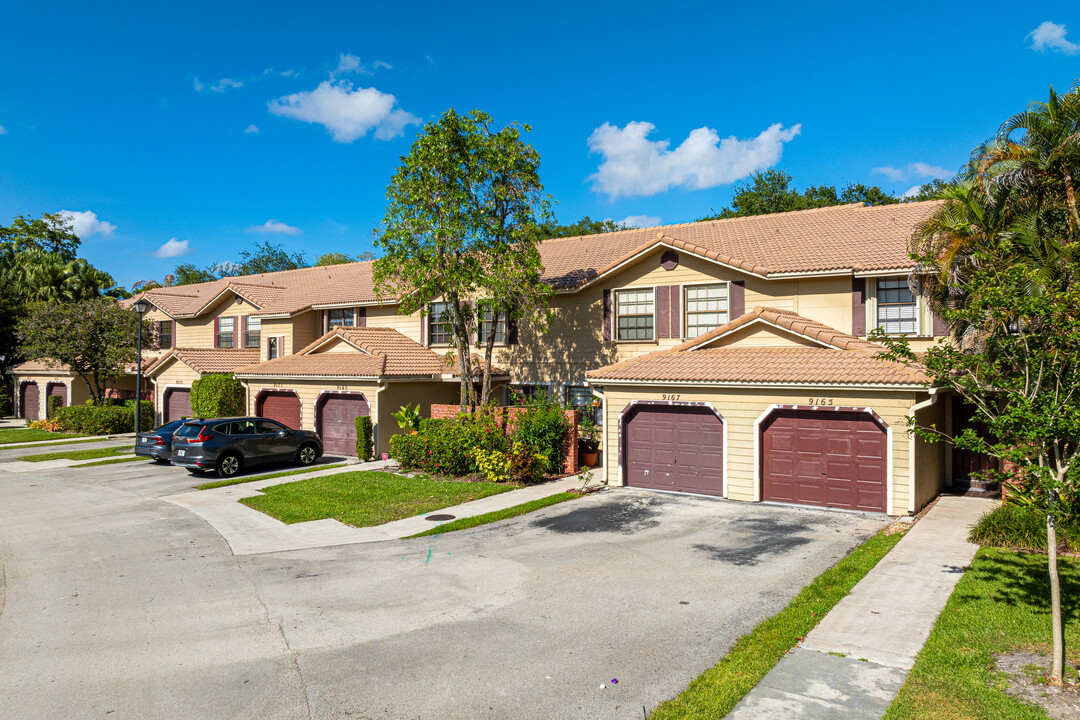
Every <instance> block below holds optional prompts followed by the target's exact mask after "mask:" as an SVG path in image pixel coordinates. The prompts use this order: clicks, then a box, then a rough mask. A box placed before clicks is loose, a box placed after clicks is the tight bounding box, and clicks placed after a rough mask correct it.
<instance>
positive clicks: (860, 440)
mask: <svg viewBox="0 0 1080 720" xmlns="http://www.w3.org/2000/svg"><path fill="white" fill-rule="evenodd" d="M761 433H762V443H761V455H762V468H763V470H762V485H763V488H762V499H764V500H773V501H777V502H787V503H799V504H801V505H821V506H824V507H833V508H847V509H849V510H868V511H871V512H885V488H886V483H885V475H886V463H887V459H886V458H887V452H888V449H887V447H886V444H887V439H886V435H885V431H884V430H883V429H882V428H881V426H880V425H878V423H877V422H875V420H874V418H873V417H872V416H871V415H869V414H868V413H863V412H834V411H824V410H822V411H814V410H781V411H778V412H777V413H775V414H774V415H772V416H771V417H770V418H769V419H768V420H767V421H766V424H765V425H764V426H763V429H762V431H761Z"/></svg>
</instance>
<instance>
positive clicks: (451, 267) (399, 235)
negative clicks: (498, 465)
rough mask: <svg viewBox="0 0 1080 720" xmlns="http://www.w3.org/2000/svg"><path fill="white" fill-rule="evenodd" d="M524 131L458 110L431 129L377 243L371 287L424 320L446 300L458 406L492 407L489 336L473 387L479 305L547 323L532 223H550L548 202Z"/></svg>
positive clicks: (397, 182) (416, 147) (402, 174)
mask: <svg viewBox="0 0 1080 720" xmlns="http://www.w3.org/2000/svg"><path fill="white" fill-rule="evenodd" d="M523 131H524V132H528V131H529V126H528V125H520V124H518V123H512V124H510V125H507V126H506V127H503V128H501V129H494V128H493V126H492V119H491V117H490V116H488V115H486V114H485V113H482V112H480V111H479V110H473V111H471V112H469V113H468V114H465V115H460V114H458V113H457V112H456V111H454V110H453V109H451V110H448V111H447V112H445V113H444V114H443V115H442V117H440V118H439V119H438V120H437V121H435V122H432V123H428V124H427V125H426V126H425V127H424V131H423V132H422V133H421V134H420V136H419V137H418V138H417V140H416V142H415V143H413V146H412V149H411V150H410V152H409V154H408V155H407V156H405V157H404V158H402V164H401V166H400V167H399V168H398V170H397V171H396V172H395V174H394V176H393V178H392V180H391V182H390V186H389V187H388V188H387V198H388V199H389V204H388V206H387V211H386V217H385V220H384V226H385V231H384V232H383V234H382V235H381V236H380V237H379V238H378V240H377V246H378V247H379V249H381V250H382V251H383V256H382V257H381V258H380V259H378V260H376V261H375V272H374V277H375V283H376V288H377V289H378V291H379V293H380V294H382V295H383V296H391V297H396V298H398V299H399V301H400V305H399V312H402V313H405V314H411V313H413V312H416V311H420V312H421V313H424V314H426V313H427V312H428V308H429V305H430V303H432V302H433V301H436V300H438V301H441V302H443V303H445V305H444V307H445V308H446V311H445V314H444V316H443V317H440V318H431V319H430V321H438V322H445V323H446V324H447V326H448V327H449V329H450V336H451V345H452V346H453V349H454V353H455V355H456V363H457V367H458V370H459V372H460V373H461V404H462V405H476V403H477V401H478V400H479V402H481V403H486V402H487V399H488V393H489V390H490V384H491V381H490V378H491V357H492V351H493V345H494V335H493V334H492V335H491V337H490V338H489V340H488V342H487V343H485V347H484V360H483V369H482V379H481V394H480V397H479V398H477V396H476V392H475V388H474V385H473V380H474V370H475V364H474V361H473V358H472V352H471V339H470V336H471V334H472V332H473V331H474V329H475V327H476V321H477V309H478V308H477V301H480V302H481V303H483V304H484V305H485V306H486V307H487V308H490V309H491V311H492V312H493V313H496V314H504V315H505V316H507V317H508V318H509V319H510V320H513V319H514V318H517V317H521V316H523V315H524V314H526V313H528V314H529V316H530V319H531V320H532V321H533V322H537V323H541V324H542V323H544V322H545V321H546V318H547V317H548V308H547V300H548V297H549V295H550V292H551V291H550V289H549V288H548V287H547V286H546V285H544V284H543V283H542V282H540V274H541V272H542V271H543V266H542V264H541V262H540V253H539V250H538V247H537V244H538V239H537V236H536V225H537V224H538V223H540V222H550V221H551V213H550V200H549V198H548V197H547V196H546V195H545V194H544V192H543V185H542V184H541V182H540V175H539V168H540V157H539V154H538V153H537V152H536V150H535V149H534V148H533V147H532V146H530V145H529V144H527V143H526V142H524V140H523V139H522V132H523Z"/></svg>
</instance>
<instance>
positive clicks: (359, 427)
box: [356, 415, 375, 460]
mask: <svg viewBox="0 0 1080 720" xmlns="http://www.w3.org/2000/svg"><path fill="white" fill-rule="evenodd" d="M374 436H375V433H374V429H373V427H372V425H371V416H370V415H361V416H360V417H358V418H356V457H358V458H360V459H361V460H370V459H371V454H372V453H373V452H375V440H374Z"/></svg>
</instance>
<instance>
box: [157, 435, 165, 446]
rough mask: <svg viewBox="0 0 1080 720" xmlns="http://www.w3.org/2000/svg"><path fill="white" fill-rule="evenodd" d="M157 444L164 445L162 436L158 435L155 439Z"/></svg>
mask: <svg viewBox="0 0 1080 720" xmlns="http://www.w3.org/2000/svg"><path fill="white" fill-rule="evenodd" d="M157 444H158V445H164V444H165V440H163V439H162V438H160V437H159V438H158V439H157Z"/></svg>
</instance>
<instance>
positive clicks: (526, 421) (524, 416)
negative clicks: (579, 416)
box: [513, 393, 570, 473]
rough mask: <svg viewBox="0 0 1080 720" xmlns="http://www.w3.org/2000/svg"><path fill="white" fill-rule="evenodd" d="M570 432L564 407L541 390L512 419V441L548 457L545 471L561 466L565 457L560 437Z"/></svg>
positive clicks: (553, 471) (559, 468) (552, 471)
mask: <svg viewBox="0 0 1080 720" xmlns="http://www.w3.org/2000/svg"><path fill="white" fill-rule="evenodd" d="M569 431H570V421H569V420H567V419H566V415H565V411H564V409H563V408H562V407H561V406H559V405H557V404H556V403H554V402H553V401H552V400H551V399H550V398H549V397H548V396H547V395H545V394H543V393H538V394H537V395H536V396H535V397H533V398H532V399H530V400H529V401H528V403H526V405H525V410H524V411H523V412H520V413H519V414H518V415H517V416H516V417H515V418H514V432H513V435H514V440H515V441H517V442H523V443H525V444H526V445H528V446H530V447H532V448H533V451H534V452H536V453H539V454H540V455H543V456H544V457H545V458H547V460H546V465H545V470H546V471H547V472H550V473H556V472H559V471H560V470H561V469H562V466H563V462H564V461H565V460H566V452H565V451H564V450H563V438H564V437H566V433H567V432H569Z"/></svg>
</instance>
